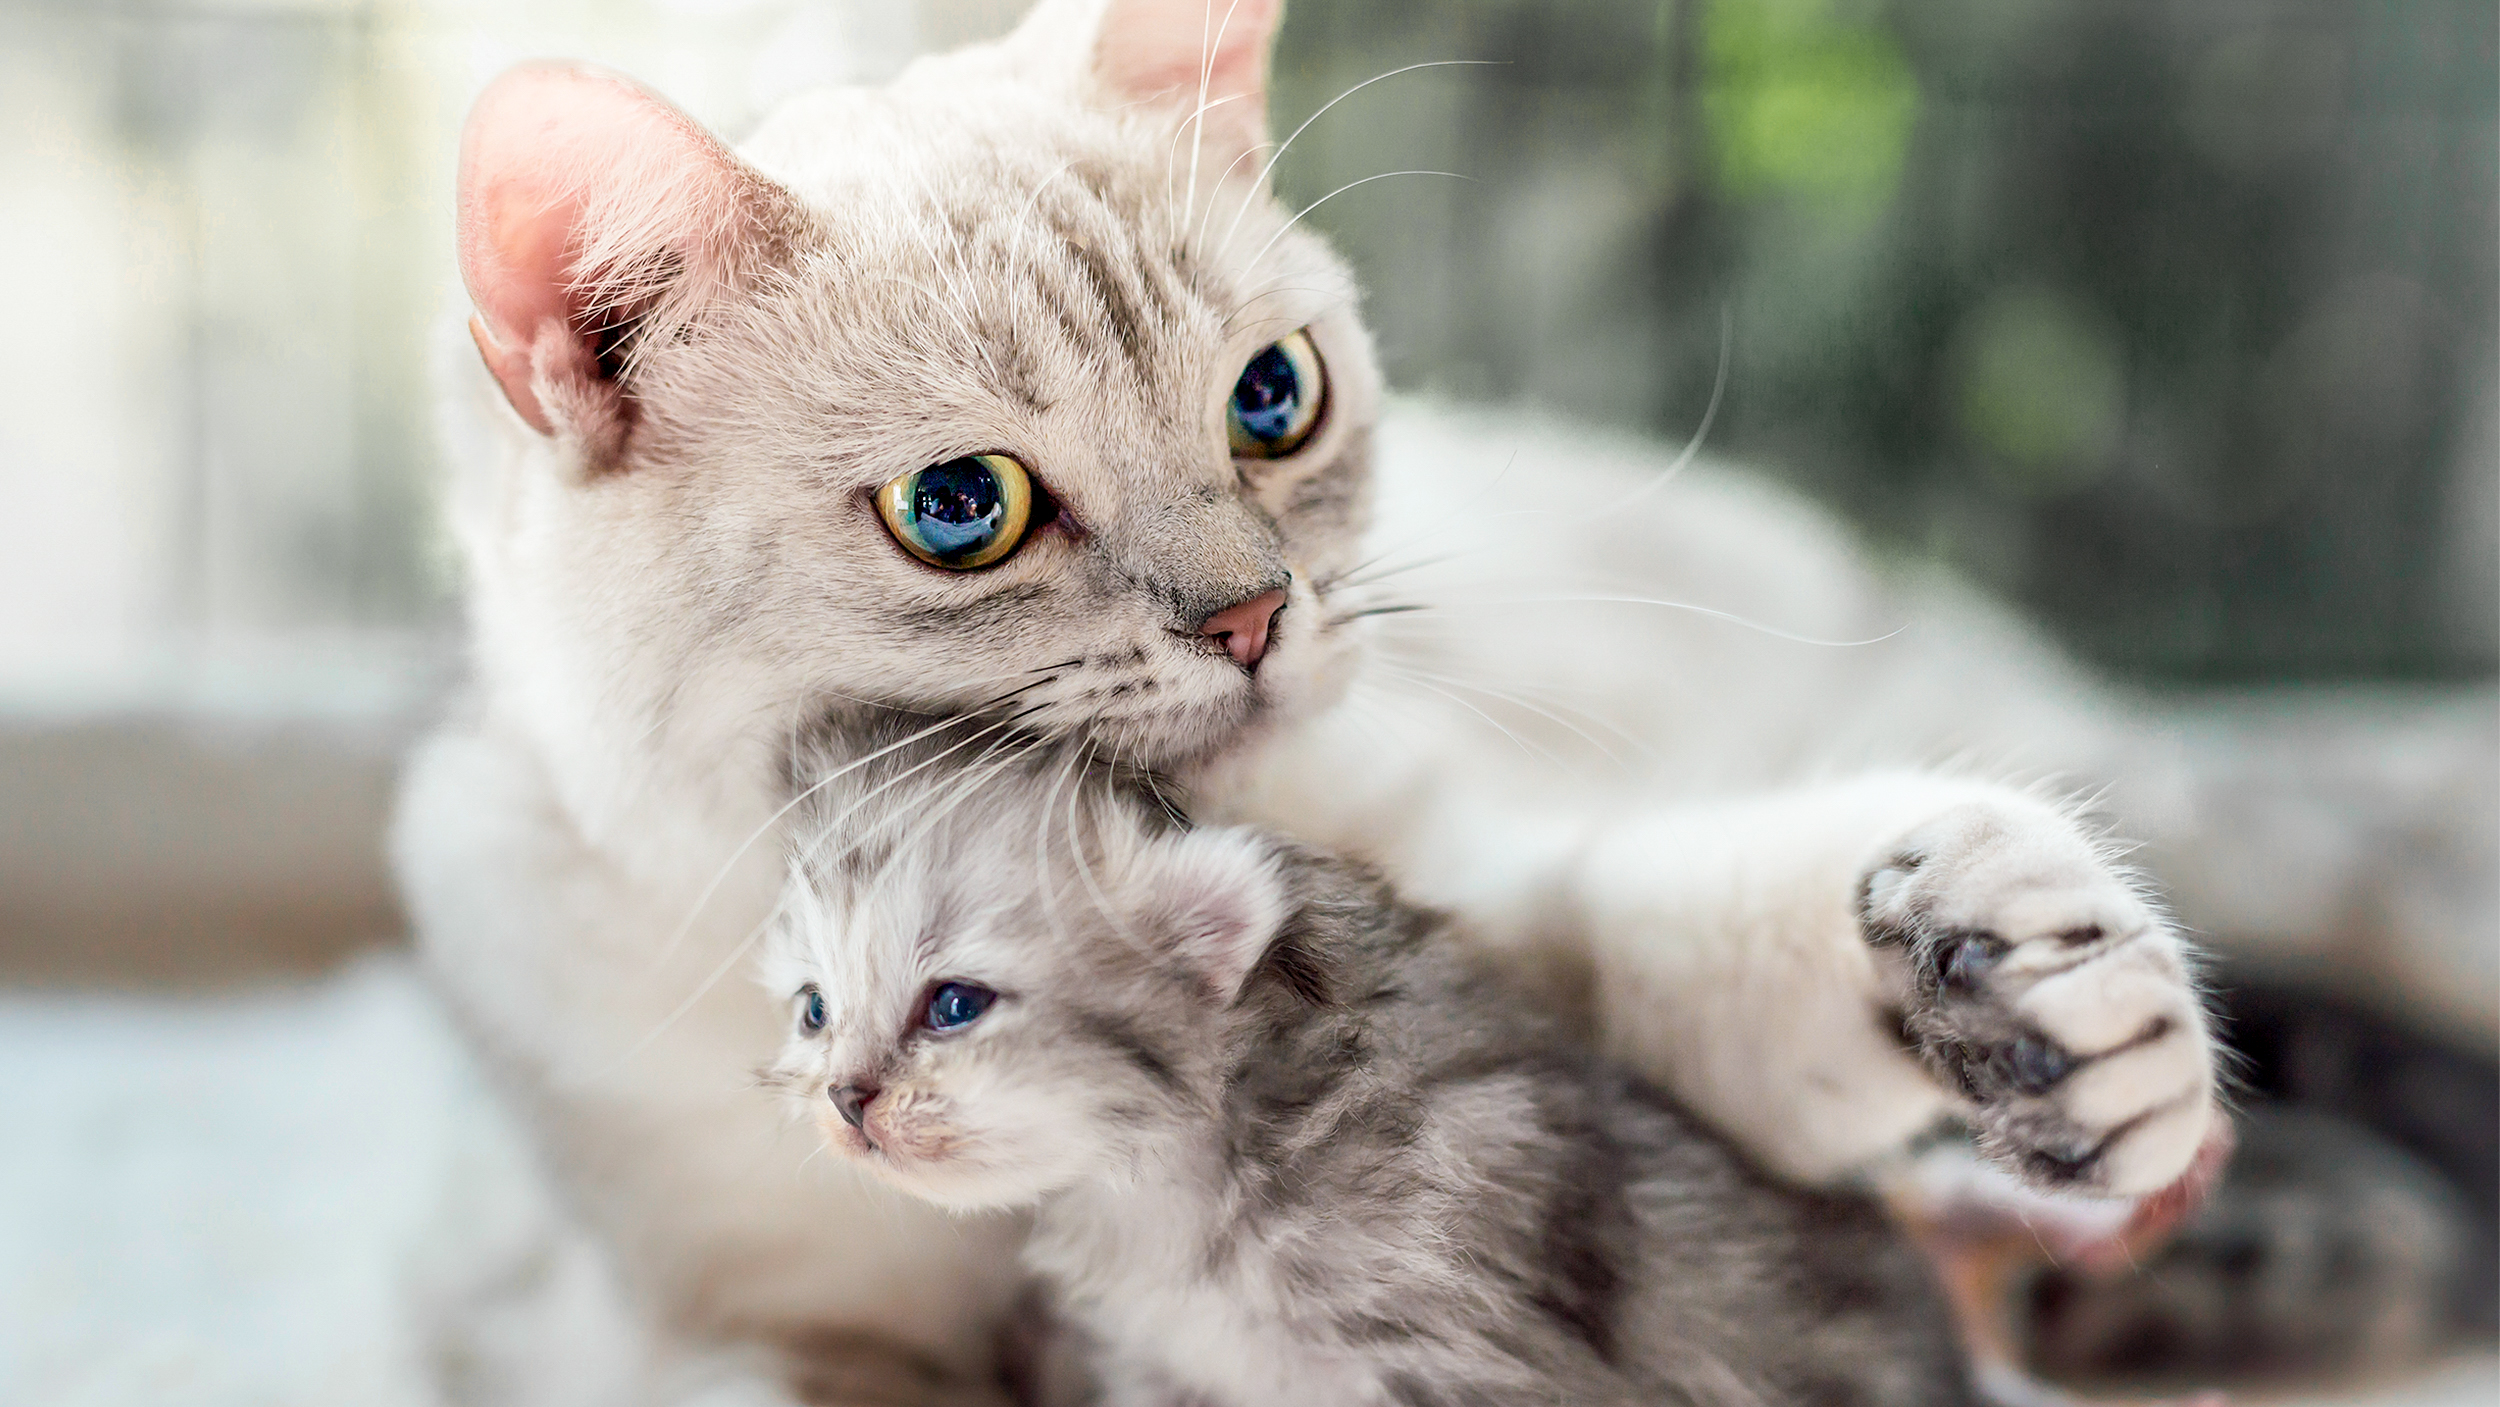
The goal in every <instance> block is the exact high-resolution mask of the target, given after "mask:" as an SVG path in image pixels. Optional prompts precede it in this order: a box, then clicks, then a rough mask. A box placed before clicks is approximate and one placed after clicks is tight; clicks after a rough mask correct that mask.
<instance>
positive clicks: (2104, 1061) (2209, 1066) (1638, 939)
mask: <svg viewBox="0 0 2500 1407" xmlns="http://www.w3.org/2000/svg"><path fill="white" fill-rule="evenodd" d="M1569 876H1570V877H1569V881H1568V884H1567V888H1566V890H1564V891H1562V892H1560V893H1558V894H1555V895H1554V896H1553V897H1555V898H1559V899H1560V900H1561V901H1562V902H1564V903H1567V904H1570V905H1572V906H1573V907H1574V908H1576V910H1577V917H1578V919H1579V922H1576V923H1574V924H1572V925H1570V926H1571V927H1572V928H1575V929H1577V930H1579V934H1580V936H1583V937H1585V939H1586V940H1587V943H1588V950H1589V954H1590V959H1591V964H1592V966H1591V976H1592V978H1593V981H1592V985H1591V988H1590V990H1591V995H1592V997H1593V999H1594V1001H1595V1003H1596V1014H1597V1017H1598V1021H1599V1026H1600V1030H1601V1032H1602V1034H1603V1039H1604V1041H1605V1043H1606V1044H1607V1046H1608V1047H1609V1048H1610V1049H1611V1050H1612V1051H1613V1052H1614V1053H1616V1054H1617V1055H1619V1056H1622V1057H1624V1058H1626V1059H1629V1060H1631V1061H1633V1062H1634V1063H1636V1064H1637V1065H1639V1066H1640V1067H1641V1068H1643V1069H1645V1070H1647V1071H1649V1072H1650V1073H1652V1074H1653V1075H1655V1076H1658V1077H1660V1078H1662V1079H1663V1080H1665V1081H1666V1082H1667V1083H1668V1084H1669V1086H1670V1087H1672V1088H1673V1089H1674V1090H1675V1092H1676V1093H1677V1095H1678V1096H1679V1097H1681V1098H1682V1099H1683V1100H1685V1101H1686V1102H1687V1103H1688V1104H1689V1105H1691V1106H1692V1107H1693V1108H1694V1109H1696V1110H1697V1111H1698V1112H1700V1113H1702V1114H1703V1115H1704V1116H1705V1117H1708V1118H1710V1119H1712V1120H1713V1121H1714V1122H1716V1123H1717V1124H1718V1125H1719V1126H1720V1127H1722V1128H1723V1129H1725V1130H1727V1131H1728V1132H1729V1133H1730V1134H1731V1135H1733V1136H1735V1137H1736V1138H1738V1139H1739V1140H1740V1141H1742V1142H1743V1143H1745V1144H1746V1145H1747V1146H1749V1147H1750V1148H1751V1149H1752V1150H1753V1151H1754V1152H1755V1154H1756V1155H1757V1156H1759V1157H1761V1158H1763V1159H1764V1160H1766V1161H1767V1162H1769V1163H1771V1164H1772V1165H1773V1166H1775V1167H1777V1168H1778V1169H1780V1170H1782V1171H1783V1172H1785V1173H1788V1174H1790V1175H1792V1176H1797V1177H1800V1178H1805V1179H1821V1178H1828V1177H1831V1176H1833V1175H1836V1174H1839V1173H1841V1172H1844V1171H1846V1170H1848V1169H1850V1168H1852V1167H1855V1166H1858V1165H1860V1164H1862V1163H1864V1162H1865V1161H1867V1160H1869V1159H1872V1158H1875V1157H1879V1156H1881V1155H1883V1154H1885V1153H1887V1152H1889V1151H1891V1150H1892V1149H1895V1148H1897V1147H1898V1146H1900V1145H1901V1144H1902V1143H1903V1142H1904V1141H1905V1140H1907V1139H1908V1138H1909V1137H1911V1136H1912V1135H1913V1134H1915V1133H1916V1132H1918V1131H1919V1130H1920V1129H1922V1128H1924V1127H1926V1126H1928V1125H1929V1124H1931V1123H1932V1122H1933V1121H1934V1120H1935V1119H1936V1118H1937V1117H1938V1116H1939V1115H1941V1114H1944V1113H1947V1112H1954V1113H1958V1114H1959V1115H1960V1116H1961V1117H1963V1118H1964V1119H1966V1120H1968V1121H1969V1122H1970V1123H1971V1125H1972V1126H1973V1127H1974V1128H1976V1129H1977V1130H1978V1131H1979V1134H1980V1137H1981V1140H1982V1143H1983V1146H1984V1147H1985V1148H1986V1149H1987V1150H1988V1151H1989V1152H1991V1153H1992V1154H1994V1155H1995V1156H1996V1157H1998V1158H2000V1159H2001V1160H2003V1161H2004V1162H2006V1163H2007V1164H2009V1165H2011V1166H2013V1167H2014V1168H2015V1169H2017V1170H2018V1171H2020V1172H2021V1173H2023V1174H2024V1175H2026V1176H2027V1177H2029V1178H2031V1179H2033V1180H2035V1181H2037V1182H2041V1183H2045V1184H2051V1185H2056V1186H2061V1187H2068V1188H2073V1189H2076V1190H2080V1191H2087V1192H2099V1193H2105V1194H2110V1195H2120V1196H2133V1195H2140V1194H2144V1193H2149V1192H2152V1191H2154V1190H2156V1189H2159V1188H2161V1187H2164V1186H2166V1185H2168V1184H2169V1183H2171V1182H2172V1181H2174V1180H2176V1179H2177V1178H2179V1177H2180V1176H2181V1175H2182V1174H2183V1173H2185V1172H2186V1171H2187V1169H2188V1168H2189V1166H2190V1164H2191V1162H2192V1160H2193V1159H2194V1157H2195V1155H2196V1152H2197V1150H2198V1148H2199V1147H2200V1145H2201V1144H2202V1142H2203V1140H2204V1139H2205V1137H2206V1135H2207V1132H2208V1130H2209V1128H2210V1127H2211V1125H2212V1123H2213V1120H2214V1117H2215V1102H2214V1101H2215V1077H2214V1051H2213V1044H2212V1040H2211V1036H2210V1034H2209V1032H2208V1029H2207V1023H2206V1020H2205V1016H2204V1012H2203V1010H2202V1008H2201V1006H2200V1003H2199V1000H2198V996H2197V989H2196V983H2195V977H2194V973H2193V970H2192V967H2191V964H2190V961H2189V958H2188V954H2187V952H2186V948H2185V945H2184V944H2183V943H2182V941H2181V939H2180V937H2179V935H2178V933H2177V932H2176V930H2175V929H2174V928H2173V927H2172V925H2171V924H2170V923H2169V921H2168V920H2167V919H2166V917H2165V916H2164V915H2163V914H2162V912H2161V910H2160V909H2159V907H2158V906H2157V905H2156V904H2155V903H2154V902H2153V901H2152V899H2151V898H2150V896H2149V895H2147V894H2146V893H2145V891H2144V889H2143V888H2142V886H2141V883H2140V881H2138V880H2137V879H2136V878H2135V877H2134V876H2133V875H2131V874H2130V873H2129V872H2127V871H2126V870H2125V869H2123V868H2121V867H2120V866H2119V865H2118V864H2117V863H2116V862H2115V859H2114V857H2113V856H2112V855H2111V854H2110V853H2109V851H2108V850H2107V849H2106V847H2104V846H2103V845H2101V844H2100V843H2099V842H2097V841H2096V840H2095V839H2094V838H2093V837H2092V835H2091V834H2090V833H2089V832H2088V831H2087V830H2086V829H2085V828H2084V827H2083V826H2082V825H2081V824H2080V823H2079V822H2078V820H2077V819H2076V818H2075V817H2074V816H2073V815H2071V814H2069V813H2068V812H2067V811H2066V810H2064V809H2062V808H2061V807H2059V806H2057V805H2054V804H2051V803H2049V802H2046V801H2042V800H2040V799H2037V798H2035V797H2032V796H2028V795H2025V794H2023V793H2021V792H2018V791H2014V790H2012V789H2009V788H2005V787H2001V786H1995V785H1991V784H1988V783H1984V782H1975V781H1966V780H1959V779H1952V778H1943V777H1936V776H1929V775H1922V774H1916V773H1889V774H1878V775H1871V776H1866V777H1861V778H1858V779H1855V780H1851V781H1847V782H1841V783H1835V784H1831V785H1826V786H1821V787H1813V788H1805V789H1800V790H1796V791H1792V792H1786V793H1781V794H1776V795H1772V796H1766V797H1760V798H1756V799H1752V800H1749V801H1745V802H1741V803H1736V804H1730V805H1725V806H1715V807H1693V808H1689V809H1676V810H1668V811H1662V812H1657V813H1652V814H1649V815H1645V816H1637V817H1633V818H1628V819H1625V820H1622V821H1620V822H1616V823H1613V824H1610V825H1608V826H1607V827H1606V828H1604V829H1603V830H1602V831H1601V832H1600V833H1599V834H1598V835H1597V836H1596V838H1595V839H1594V840H1593V841H1592V842H1590V843H1588V844H1587V845H1586V846H1585V847H1581V848H1580V852H1579V855H1578V858H1577V863H1576V864H1575V865H1574V866H1572V868H1571V869H1570V871H1569Z"/></svg>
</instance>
